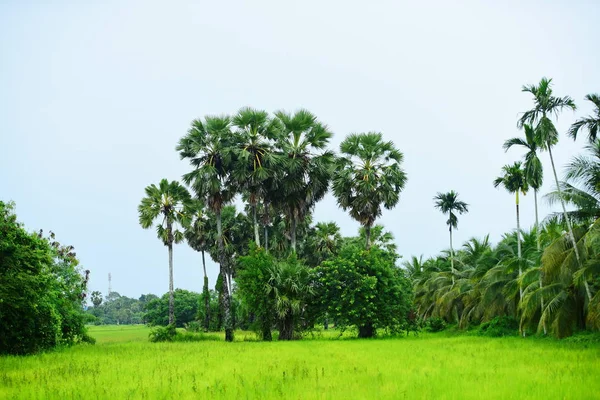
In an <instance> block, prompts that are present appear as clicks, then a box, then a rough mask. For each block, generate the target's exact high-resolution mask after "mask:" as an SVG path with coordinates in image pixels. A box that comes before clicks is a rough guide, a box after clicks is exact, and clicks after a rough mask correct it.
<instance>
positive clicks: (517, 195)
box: [515, 190, 523, 301]
mask: <svg viewBox="0 0 600 400" xmlns="http://www.w3.org/2000/svg"><path fill="white" fill-rule="evenodd" d="M515 199H516V206H517V262H518V263H519V279H521V275H522V274H523V269H522V267H521V219H520V216H519V191H518V190H517V191H516V192H515ZM521 300H523V286H522V285H521V281H520V280H519V301H521Z"/></svg>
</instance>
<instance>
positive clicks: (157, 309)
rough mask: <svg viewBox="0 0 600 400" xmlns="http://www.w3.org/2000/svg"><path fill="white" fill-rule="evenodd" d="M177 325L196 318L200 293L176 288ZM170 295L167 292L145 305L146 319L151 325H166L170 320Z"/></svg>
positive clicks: (182, 324) (179, 325)
mask: <svg viewBox="0 0 600 400" xmlns="http://www.w3.org/2000/svg"><path fill="white" fill-rule="evenodd" d="M173 295H174V297H175V310H174V311H175V325H176V326H177V327H180V328H182V327H184V326H185V324H187V323H190V322H192V321H194V320H195V319H196V316H197V315H198V304H199V303H200V294H198V293H195V292H190V291H188V290H183V289H175V290H174V292H173ZM169 297H170V294H169V293H166V294H164V295H163V296H162V297H161V298H157V299H154V300H150V301H149V302H148V303H147V304H146V306H145V311H146V313H145V316H144V318H145V320H146V321H147V322H148V323H149V324H151V325H166V324H167V323H168V322H169V301H170V300H169Z"/></svg>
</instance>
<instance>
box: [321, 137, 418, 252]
mask: <svg viewBox="0 0 600 400" xmlns="http://www.w3.org/2000/svg"><path fill="white" fill-rule="evenodd" d="M340 151H341V153H342V155H341V157H340V158H339V159H338V160H337V162H336V164H337V166H336V173H335V176H334V178H333V193H334V195H335V196H336V198H337V201H338V204H339V205H340V206H341V207H342V209H343V210H344V211H346V210H349V211H350V216H351V217H352V218H354V219H355V220H356V221H358V222H359V223H360V224H361V225H362V226H363V227H364V228H365V232H366V248H367V249H368V248H369V246H370V245H371V227H372V226H373V224H374V223H375V220H376V219H377V217H379V216H381V212H382V210H381V207H382V206H383V207H385V208H386V209H388V210H390V209H392V208H393V207H394V206H396V204H398V201H399V200H400V192H401V191H402V189H404V185H405V184H406V174H405V172H404V171H403V170H402V168H401V164H402V159H403V155H402V153H401V152H400V151H399V150H397V149H396V148H395V147H394V143H393V142H391V141H389V142H384V141H383V137H382V135H381V133H376V132H369V133H359V134H351V135H349V136H348V137H347V138H346V139H345V140H344V141H343V142H342V144H341V145H340Z"/></svg>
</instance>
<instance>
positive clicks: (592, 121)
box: [569, 93, 600, 143]
mask: <svg viewBox="0 0 600 400" xmlns="http://www.w3.org/2000/svg"><path fill="white" fill-rule="evenodd" d="M585 99H586V100H588V101H590V102H592V104H594V113H593V115H588V116H587V117H583V118H579V119H578V120H577V121H575V123H574V124H573V125H571V128H570V129H569V136H571V137H572V138H573V140H576V139H577V134H578V133H579V131H582V130H583V131H585V130H586V131H587V132H588V141H589V142H590V143H594V142H596V139H597V138H598V130H599V129H600V96H599V95H598V94H595V93H592V94H588V95H586V96H585Z"/></svg>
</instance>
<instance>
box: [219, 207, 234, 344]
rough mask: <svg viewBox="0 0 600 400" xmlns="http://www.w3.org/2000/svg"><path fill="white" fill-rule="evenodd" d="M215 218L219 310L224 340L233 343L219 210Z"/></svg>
mask: <svg viewBox="0 0 600 400" xmlns="http://www.w3.org/2000/svg"><path fill="white" fill-rule="evenodd" d="M215 214H216V217H217V245H218V246H219V264H220V268H219V269H220V270H221V277H222V279H221V281H222V288H223V289H222V296H221V310H222V313H223V325H224V326H225V340H226V341H227V342H233V319H232V316H231V298H230V297H229V284H228V282H227V280H228V279H227V276H228V272H227V265H226V263H225V246H224V244H223V227H222V226H221V209H219V210H217V212H216V213H215Z"/></svg>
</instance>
